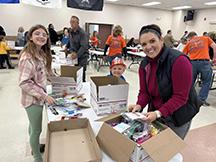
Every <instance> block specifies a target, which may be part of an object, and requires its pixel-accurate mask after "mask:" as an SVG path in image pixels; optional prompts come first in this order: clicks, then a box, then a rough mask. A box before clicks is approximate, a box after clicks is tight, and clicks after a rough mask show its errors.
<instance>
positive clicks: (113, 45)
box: [104, 25, 127, 65]
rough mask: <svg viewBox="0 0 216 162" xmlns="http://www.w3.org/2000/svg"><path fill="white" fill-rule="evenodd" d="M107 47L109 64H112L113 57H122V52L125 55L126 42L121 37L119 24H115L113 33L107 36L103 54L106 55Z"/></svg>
mask: <svg viewBox="0 0 216 162" xmlns="http://www.w3.org/2000/svg"><path fill="white" fill-rule="evenodd" d="M108 48H109V53H108V57H107V59H108V61H109V63H110V65H111V64H112V60H113V59H114V58H116V57H119V58H122V54H124V55H125V56H126V55H127V49H126V42H125V40H124V38H123V37H122V27H121V26H120V25H117V26H115V27H114V29H113V34H112V35H110V36H109V37H108V38H107V40H106V45H105V48H104V56H106V53H107V50H108Z"/></svg>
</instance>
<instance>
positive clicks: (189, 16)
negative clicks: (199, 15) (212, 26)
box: [184, 10, 195, 22]
mask: <svg viewBox="0 0 216 162" xmlns="http://www.w3.org/2000/svg"><path fill="white" fill-rule="evenodd" d="M194 13H195V10H188V11H187V15H186V16H184V22H185V21H190V20H193V18H194Z"/></svg>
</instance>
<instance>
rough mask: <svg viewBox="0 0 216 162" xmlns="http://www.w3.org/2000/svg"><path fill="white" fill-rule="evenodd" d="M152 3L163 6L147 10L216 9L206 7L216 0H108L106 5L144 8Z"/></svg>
mask: <svg viewBox="0 0 216 162" xmlns="http://www.w3.org/2000/svg"><path fill="white" fill-rule="evenodd" d="M152 1H158V2H161V4H159V5H155V6H149V7H146V8H156V9H163V10H172V8H173V7H178V6H192V8H191V9H204V8H216V5H215V6H206V5H204V3H205V2H212V1H216V0H118V1H117V2H108V1H107V0H105V3H112V4H119V5H128V6H137V7H144V6H142V4H143V3H148V2H152ZM187 10H188V9H187Z"/></svg>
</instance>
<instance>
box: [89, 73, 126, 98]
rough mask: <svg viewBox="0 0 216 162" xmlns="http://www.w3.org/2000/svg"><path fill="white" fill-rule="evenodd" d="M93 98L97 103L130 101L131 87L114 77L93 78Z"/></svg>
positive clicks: (91, 82)
mask: <svg viewBox="0 0 216 162" xmlns="http://www.w3.org/2000/svg"><path fill="white" fill-rule="evenodd" d="M90 85H91V93H92V96H93V97H94V98H95V99H96V101H97V102H110V101H123V100H127V99H128V90H129V85H128V83H127V82H126V81H124V80H122V79H120V78H117V77H114V76H98V77H91V81H90Z"/></svg>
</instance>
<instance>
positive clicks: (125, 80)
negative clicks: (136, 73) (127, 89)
mask: <svg viewBox="0 0 216 162" xmlns="http://www.w3.org/2000/svg"><path fill="white" fill-rule="evenodd" d="M107 76H113V74H112V73H111V72H110V74H108V75H107ZM120 78H121V79H122V80H124V81H126V80H125V78H124V77H123V75H121V76H120Z"/></svg>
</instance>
